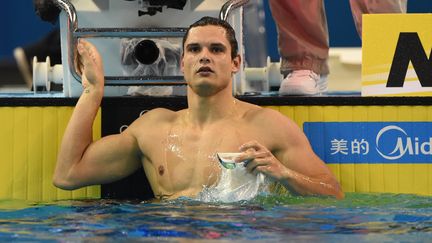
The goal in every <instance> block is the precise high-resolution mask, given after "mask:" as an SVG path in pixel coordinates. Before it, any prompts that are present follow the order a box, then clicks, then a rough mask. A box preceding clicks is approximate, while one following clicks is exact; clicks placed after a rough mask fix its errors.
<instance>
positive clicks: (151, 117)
mask: <svg viewBox="0 0 432 243" xmlns="http://www.w3.org/2000/svg"><path fill="white" fill-rule="evenodd" d="M181 112H183V111H172V110H169V109H166V108H155V109H152V110H149V111H147V112H145V113H142V114H141V115H140V117H138V118H137V119H136V120H135V121H134V122H133V123H132V124H131V126H138V127H141V126H145V127H147V128H150V127H152V129H154V128H155V127H154V126H159V127H160V126H163V125H166V124H172V123H174V122H175V121H176V120H177V119H178V117H179V116H180V114H181Z"/></svg>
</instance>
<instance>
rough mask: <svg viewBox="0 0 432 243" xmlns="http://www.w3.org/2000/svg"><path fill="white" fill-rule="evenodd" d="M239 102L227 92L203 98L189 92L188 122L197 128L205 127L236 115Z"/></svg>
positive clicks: (223, 91)
mask: <svg viewBox="0 0 432 243" xmlns="http://www.w3.org/2000/svg"><path fill="white" fill-rule="evenodd" d="M237 103H238V101H237V99H235V98H234V97H233V95H232V94H231V93H230V92H229V93H228V92H226V90H222V91H220V92H219V93H217V94H215V95H212V96H209V97H203V96H199V95H197V94H195V93H193V92H192V91H191V92H188V108H187V109H186V120H187V122H188V123H191V124H192V125H196V126H205V125H206V124H208V123H211V122H214V121H217V120H220V119H224V118H227V117H230V116H232V115H233V114H234V113H235V109H236V105H237Z"/></svg>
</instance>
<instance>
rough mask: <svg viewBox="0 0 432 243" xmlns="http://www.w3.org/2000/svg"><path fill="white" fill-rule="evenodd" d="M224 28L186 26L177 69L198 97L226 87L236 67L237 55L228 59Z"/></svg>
mask: <svg viewBox="0 0 432 243" xmlns="http://www.w3.org/2000/svg"><path fill="white" fill-rule="evenodd" d="M226 36H227V35H226V30H225V29H224V28H222V27H219V26H214V25H207V26H199V27H194V28H192V29H190V31H189V36H188V38H187V40H186V41H185V45H184V52H183V56H182V61H181V69H182V71H183V74H184V77H185V80H186V81H187V83H188V86H189V87H190V88H191V89H192V90H193V91H194V92H195V93H197V94H199V95H202V96H210V95H213V94H215V93H217V92H219V91H221V90H223V89H226V88H228V89H229V90H230V92H231V87H232V84H231V80H232V75H233V74H234V73H236V72H237V71H238V70H239V68H240V56H238V55H237V56H236V57H234V58H233V59H232V58H231V46H230V43H229V42H228V39H227V38H226Z"/></svg>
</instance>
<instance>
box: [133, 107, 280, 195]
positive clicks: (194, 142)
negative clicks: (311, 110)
mask: <svg viewBox="0 0 432 243" xmlns="http://www.w3.org/2000/svg"><path fill="white" fill-rule="evenodd" d="M233 104H234V105H233V107H234V106H235V107H234V108H233V112H232V114H228V116H227V117H221V118H220V119H219V120H217V121H216V122H213V123H212V124H209V125H208V126H206V127H199V126H195V125H193V124H192V123H190V121H189V119H190V118H189V117H188V115H189V113H188V111H187V110H182V111H179V112H172V111H169V110H165V109H157V110H154V111H151V112H149V114H147V115H148V116H160V119H161V120H160V121H157V120H155V122H156V123H157V126H158V129H157V130H151V129H150V130H149V129H148V127H143V126H147V125H145V124H144V123H143V124H140V121H139V120H137V122H136V124H133V125H132V126H131V127H130V129H129V130H131V133H132V134H133V135H134V136H136V138H137V141H138V144H139V146H140V150H141V151H148V152H147V153H146V154H142V157H141V161H142V164H143V167H144V170H145V173H146V175H147V177H148V179H149V182H150V184H151V187H152V189H153V192H154V194H155V196H156V197H157V198H176V197H179V196H189V197H194V196H196V195H197V194H198V193H199V192H201V191H202V190H203V188H204V187H211V186H215V185H216V184H217V183H218V181H219V179H220V174H221V166H220V164H219V162H218V159H217V157H216V153H218V152H239V148H240V146H241V145H242V144H244V143H246V142H248V141H252V140H257V139H258V138H260V142H261V143H263V144H264V145H265V146H266V147H268V148H269V147H273V144H272V139H271V138H270V137H268V135H269V134H270V133H266V132H265V130H266V129H265V127H264V126H261V125H262V124H257V123H254V122H253V121H254V119H255V118H256V116H257V115H259V111H260V110H263V109H262V108H260V107H258V106H253V105H250V104H247V103H244V102H241V101H235V102H234V103H233ZM245 106H246V107H248V108H247V109H248V110H249V112H247V113H246V111H245V110H243V109H242V107H245ZM251 108H252V110H250V109H251ZM254 116H255V117H254ZM168 117H169V119H167V118H168ZM144 119H146V118H144ZM144 119H143V120H144ZM155 125H156V124H155ZM257 126H261V127H257ZM150 127H152V126H150ZM145 133H151V135H150V134H148V135H147V136H146V134H145ZM265 134H268V135H267V136H265V137H263V135H265ZM146 137H152V138H153V139H152V140H151V141H149V140H148V139H146ZM275 152H276V151H275Z"/></svg>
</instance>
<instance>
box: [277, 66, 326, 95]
mask: <svg viewBox="0 0 432 243" xmlns="http://www.w3.org/2000/svg"><path fill="white" fill-rule="evenodd" d="M325 91H327V79H326V77H323V78H322V79H321V77H320V75H319V74H316V73H315V72H313V71H311V70H294V71H292V72H291V73H289V74H288V76H287V77H286V78H285V79H284V80H282V83H281V86H280V88H279V94H281V95H319V94H321V93H323V92H325Z"/></svg>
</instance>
